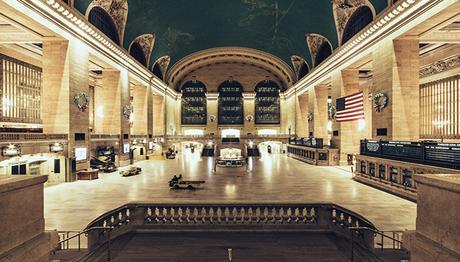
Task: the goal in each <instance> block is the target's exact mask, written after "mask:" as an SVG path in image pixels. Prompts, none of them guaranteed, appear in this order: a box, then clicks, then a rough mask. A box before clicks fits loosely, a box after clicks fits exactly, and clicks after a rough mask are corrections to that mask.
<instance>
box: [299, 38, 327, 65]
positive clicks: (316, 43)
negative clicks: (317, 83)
mask: <svg viewBox="0 0 460 262" xmlns="http://www.w3.org/2000/svg"><path fill="white" fill-rule="evenodd" d="M305 38H306V40H307V45H308V49H309V50H310V54H311V61H312V65H314V66H317V65H315V61H316V56H317V55H318V51H319V48H320V47H321V46H322V45H323V44H324V43H325V42H327V43H329V45H330V46H331V50H332V45H331V44H330V42H329V40H327V38H326V37H324V36H322V35H320V34H307V35H305Z"/></svg>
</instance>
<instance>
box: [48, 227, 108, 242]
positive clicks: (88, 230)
mask: <svg viewBox="0 0 460 262" xmlns="http://www.w3.org/2000/svg"><path fill="white" fill-rule="evenodd" d="M96 229H107V230H109V229H110V230H111V229H113V227H90V228H85V229H84V230H83V231H68V232H75V233H77V232H78V233H77V234H75V235H73V236H71V237H68V238H66V239H63V240H61V241H59V242H58V243H57V244H58V245H61V244H62V243H64V242H67V241H69V240H71V239H74V238H76V237H78V236H80V235H83V234H86V233H88V232H90V231H92V230H96Z"/></svg>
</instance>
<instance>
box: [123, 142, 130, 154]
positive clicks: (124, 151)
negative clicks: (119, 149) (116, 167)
mask: <svg viewBox="0 0 460 262" xmlns="http://www.w3.org/2000/svg"><path fill="white" fill-rule="evenodd" d="M123 153H124V154H128V153H129V144H123Z"/></svg>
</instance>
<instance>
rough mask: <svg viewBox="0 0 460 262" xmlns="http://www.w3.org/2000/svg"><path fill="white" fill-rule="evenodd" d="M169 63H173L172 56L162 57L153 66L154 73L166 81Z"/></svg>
mask: <svg viewBox="0 0 460 262" xmlns="http://www.w3.org/2000/svg"><path fill="white" fill-rule="evenodd" d="M169 63H171V57H170V56H167V55H166V56H162V57H160V58H158V59H157V61H155V63H154V64H153V66H152V73H153V74H154V75H156V76H157V77H158V78H160V79H161V80H163V81H164V79H165V77H166V73H167V71H168V67H169Z"/></svg>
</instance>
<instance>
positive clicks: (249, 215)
mask: <svg viewBox="0 0 460 262" xmlns="http://www.w3.org/2000/svg"><path fill="white" fill-rule="evenodd" d="M253 217H254V212H253V210H252V207H250V208H249V209H248V223H249V224H252V220H253Z"/></svg>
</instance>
